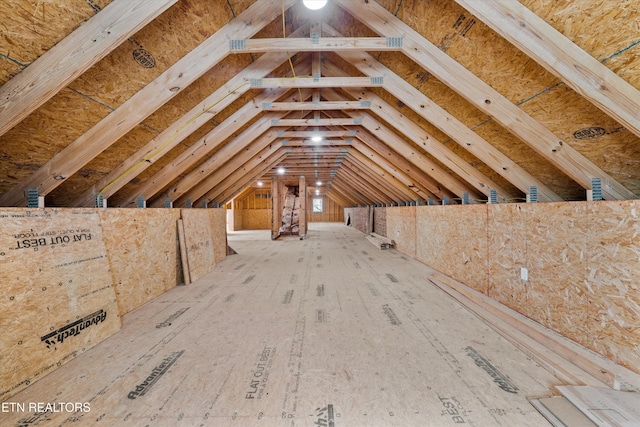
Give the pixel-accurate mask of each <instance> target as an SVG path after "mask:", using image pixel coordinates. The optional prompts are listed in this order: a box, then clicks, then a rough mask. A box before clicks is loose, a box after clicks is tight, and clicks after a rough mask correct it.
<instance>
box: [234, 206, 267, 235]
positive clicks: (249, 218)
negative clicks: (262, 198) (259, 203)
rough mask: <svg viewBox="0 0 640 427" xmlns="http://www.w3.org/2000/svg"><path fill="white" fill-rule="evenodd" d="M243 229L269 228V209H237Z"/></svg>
mask: <svg viewBox="0 0 640 427" xmlns="http://www.w3.org/2000/svg"><path fill="white" fill-rule="evenodd" d="M238 210H239V211H240V214H241V215H242V229H243V230H270V229H271V209H238Z"/></svg>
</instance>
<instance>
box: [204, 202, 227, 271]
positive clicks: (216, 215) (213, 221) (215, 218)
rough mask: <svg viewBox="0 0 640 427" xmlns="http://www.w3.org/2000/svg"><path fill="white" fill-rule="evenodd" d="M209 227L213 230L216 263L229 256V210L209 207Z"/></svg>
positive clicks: (212, 237)
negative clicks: (227, 220) (227, 221)
mask: <svg viewBox="0 0 640 427" xmlns="http://www.w3.org/2000/svg"><path fill="white" fill-rule="evenodd" d="M207 212H208V213H209V228H210V230H211V242H212V243H213V259H214V262H215V264H214V265H212V266H211V270H213V267H214V266H215V265H216V264H218V263H219V262H220V261H222V260H224V259H225V258H226V257H227V226H226V218H227V211H226V210H225V209H208V210H207Z"/></svg>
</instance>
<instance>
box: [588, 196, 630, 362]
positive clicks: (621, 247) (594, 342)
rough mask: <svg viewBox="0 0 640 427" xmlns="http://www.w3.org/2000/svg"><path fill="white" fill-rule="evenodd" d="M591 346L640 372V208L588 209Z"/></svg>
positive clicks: (593, 205) (598, 205)
mask: <svg viewBox="0 0 640 427" xmlns="http://www.w3.org/2000/svg"><path fill="white" fill-rule="evenodd" d="M587 213H588V216H589V217H588V224H587V230H588V235H587V239H588V241H589V249H588V254H587V271H586V275H587V278H586V279H587V280H586V283H587V286H588V288H587V295H588V299H589V316H588V329H589V341H588V343H587V345H588V346H589V347H591V348H593V349H594V350H596V351H597V352H599V353H601V354H604V355H605V356H607V357H608V358H610V359H612V360H614V361H615V362H617V363H619V364H622V365H625V366H626V367H628V368H630V369H634V370H636V371H637V372H638V371H640V347H638V343H640V287H639V283H640V203H639V202H638V201H637V200H632V201H624V202H616V201H611V202H608V201H607V202H594V203H589V204H588V207H587Z"/></svg>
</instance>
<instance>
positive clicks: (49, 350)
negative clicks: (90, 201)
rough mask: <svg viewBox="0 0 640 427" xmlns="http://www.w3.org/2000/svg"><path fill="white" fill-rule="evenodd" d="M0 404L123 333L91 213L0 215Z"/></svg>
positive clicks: (21, 211)
mask: <svg viewBox="0 0 640 427" xmlns="http://www.w3.org/2000/svg"><path fill="white" fill-rule="evenodd" d="M0 224H1V230H2V231H1V232H0V283H2V286H1V287H0V313H1V316H0V330H1V331H2V336H1V337H0V360H2V363H1V364H0V401H2V400H5V399H7V398H9V397H10V396H11V395H13V394H15V393H17V392H18V391H20V390H22V389H23V388H25V387H26V386H27V385H29V384H30V383H31V382H33V381H36V380H38V379H39V378H40V377H42V376H44V375H46V374H48V373H50V372H52V371H53V370H55V369H56V367H58V366H60V365H62V364H64V363H66V362H68V361H70V360H71V359H73V358H74V357H76V356H77V355H78V354H79V353H82V352H84V351H86V350H87V349H89V348H91V347H92V346H94V345H95V344H97V343H98V342H100V341H102V340H104V339H105V338H106V337H108V336H110V335H111V334H113V333H114V332H116V331H118V330H119V329H120V315H119V312H118V305H117V303H116V294H115V290H114V288H113V285H112V282H111V273H110V271H109V262H108V259H107V252H106V249H105V245H104V242H103V231H102V229H101V226H100V217H99V215H98V213H97V212H96V211H94V210H64V211H62V210H55V209H47V210H39V209H38V210H36V209H31V210H29V209H2V210H0Z"/></svg>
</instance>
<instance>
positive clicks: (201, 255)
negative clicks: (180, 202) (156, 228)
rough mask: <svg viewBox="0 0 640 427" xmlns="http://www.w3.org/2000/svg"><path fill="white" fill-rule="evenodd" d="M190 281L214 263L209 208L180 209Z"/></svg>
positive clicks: (194, 279)
mask: <svg viewBox="0 0 640 427" xmlns="http://www.w3.org/2000/svg"><path fill="white" fill-rule="evenodd" d="M181 212H182V221H183V223H184V235H185V241H186V245H187V260H188V262H189V273H190V275H191V281H192V282H195V281H196V280H198V279H199V278H201V277H202V276H204V275H205V274H207V273H208V272H210V271H211V270H212V269H213V267H214V266H215V265H216V259H215V253H214V251H213V239H212V233H211V222H210V218H209V209H181Z"/></svg>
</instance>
